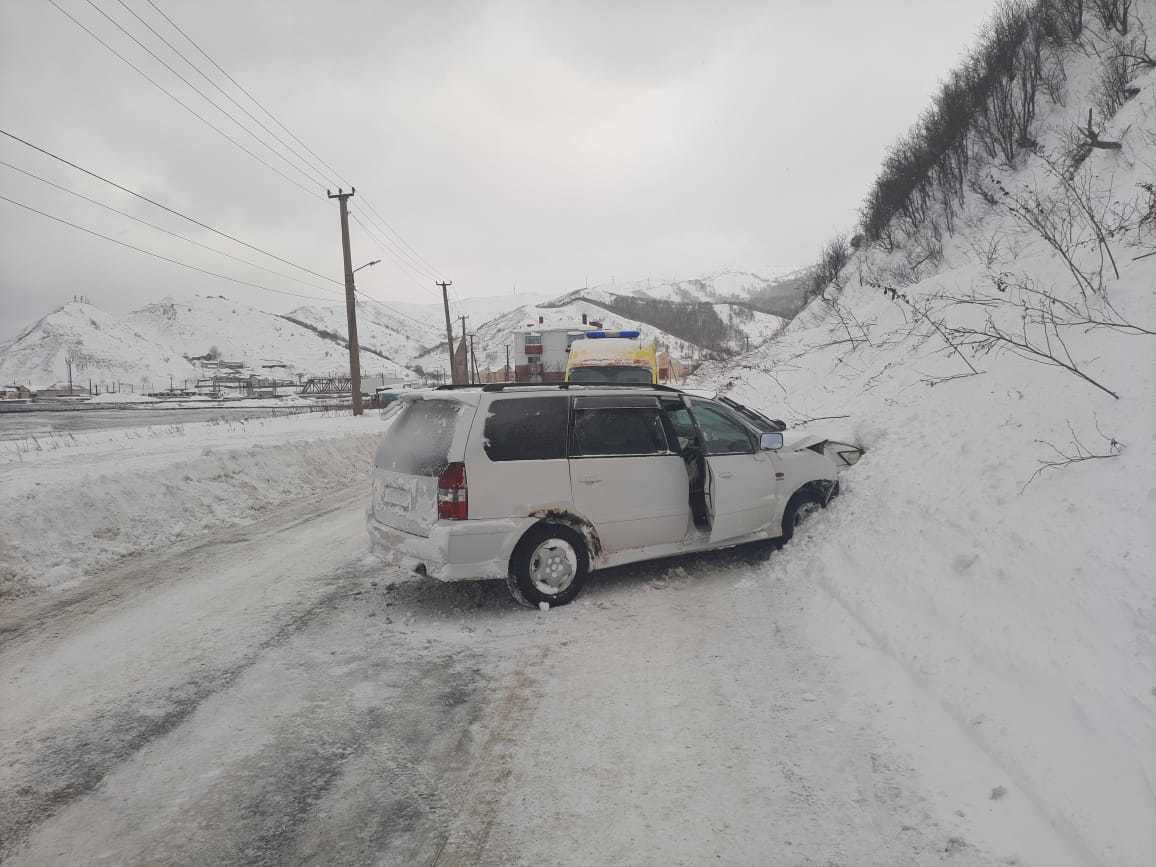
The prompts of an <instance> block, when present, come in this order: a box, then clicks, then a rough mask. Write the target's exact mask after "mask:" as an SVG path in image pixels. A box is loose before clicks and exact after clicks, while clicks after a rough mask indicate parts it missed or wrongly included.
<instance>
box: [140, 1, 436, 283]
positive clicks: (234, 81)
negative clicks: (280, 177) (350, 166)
mask: <svg viewBox="0 0 1156 867" xmlns="http://www.w3.org/2000/svg"><path fill="white" fill-rule="evenodd" d="M145 2H146V3H148V4H149V6H151V7H152V8H153V9H154V10H155V11H156V12H157V14H159V15H160V16H161V17H162V18H164V19H165V21H167V22H168V23H169V25H170V26H171V27H172V28H173V29H174V30H176V31H177V33H179V34H181V36H183V37H184V39H185V41H186V42H188V43H189V44H190V45H191V46H193V48H195V49H196V50H197V51H198V52H199V53H200V54H201V56H202V57H204V58H205V59H206V60H207V61H209V63H211V64H212V65H213V66H214V67H216V69H217V71H218V72H220V73H221V74H222V75H223V76H225V78H227V79H228V80H229V81H230V82H232V84H233V86H234V87H236V88H237V90H239V91H240V92H241V93H243V94H245V96H247V97H248V98H249V99H250V101H252V103H253V104H254V105H255V106H257V107H258V108H259V109H261V111H263V112H264V113H265V115H266V116H267V117H268V118H269V119H270V120H271V121H273V123H275V124H276V125H277V126H279V127H280V128H281V129H282V130H284V131H285V133H286V135H288V136H289V137H290V138H292V139H293V141H295V142H297V144H299V145H300V146H301V147H302V148H303V149H304V150H305V151H306V152H307V153H309V154H310V155H312V156H313V158H314V159H316V160H317V162H318V163H320V164H321V165H322V166H324V167H325V168H326V169H328V170H329V172H330V173H331V174H332V175H333V176H334V177H336V178H337V180H338V181H339V182H340V183H343V184H344V185H345V186H349V187H352V186H353V184H351V183H350V182H349V181H348V180H347V179H346V178H344V177H343V176H342V175H341V173H340V172H338V171H337V170H336V169H335V168H333V166H331V165H330V164H329V163H328V162H326V161H325V160H324V159H323V158H322V157H321V156H320V155H318V153H317V152H316V151H314V150H313V148H311V147H309V145H307V144H305V142H303V141H302V140H301V139H300V138H299V137H298V136H297V135H296V134H295V133H294V132H293V130H291V129H289V127H287V126H286V125H285V124H284V123H282V122H281V121H280V120H279V119H278V118H277V117H276V116H275V115H274V114H273V113H272V112H271V111H270V110H269V109H268V108H266V107H265V105H264V104H263V103H262V102H261V101H260V100H258V99H257V97H255V96H253V94H252V93H251V92H250V91H249V90H248V89H247V88H246V87H245V86H244V85H242V84H241V83H240V82H239V81H237V79H235V78H233V76H232V75H230V74H229V73H228V71H226V70H225V68H224V67H222V66H221V64H219V63H217V61H216V60H214V59H213V58H212V57H211V56H210V55H209V53H208V52H207V51H205V50H204V49H203V48H202V47H201V46H200V45H199V44H198V43H197V42H196V41H195V40H194V39H193V38H192V37H191V36H189V34H188V33H186V32H185V31H184V30H183V29H182V28H181V26H180V25H179V24H177V22H176V21H174V20H173V19H172V18H171V17H169V15H168V14H167V13H166V12H165V11H164V10H163V9H161V8H160V7H159V6H158V5H157V4H156V3H155V2H154V0H145ZM166 44H167V43H166ZM186 62H187V61H186ZM302 161H303V162H304V160H302ZM314 169H315V170H316V166H314ZM319 174H323V173H321V172H319ZM362 202H364V203H365V207H366V208H367V209H368V211H369V214H372V215H374V216H375V217H376V218H377V221H378V222H380V223H381V224H382V225H383V226H384V227H385V229H386V231H387V233H388V234H392V235H393V236H394V237H395V238H397V240H398V242H399V243H400V244H401V245H402V246H403V247H404V248H406V249H408V250H409V251H410V252H411V253H412V254H413V256H414V257H416V259H417V261H418V262H420V263H422V264H423V265H424V266H425V267H427V268H429V269H430V270H431V271H432V272H433V273H434V275H436V276H440V272H439V271H438V270H437V268H435V267H434V266H433V265H431V264H430V263H429V262H428V261H427V260H426V259H425V258H424V257H423V256H422V255H421V254H420V253H418V251H417V250H416V249H415V248H414V247H413V245H411V244H410V243H409V242H408V241H406V239H405V238H404V237H402V235H401V233H400V232H398V231H397V230H396V229H395V228H393V226H392V225H390V224H389V222H388V221H387V220H386V219H385V218H384V217H383V216H382V215H381V213H380V212H379V211H378V210H377V208H376V207H374V205H373V203H372V202H371V201H369V199H368V198H365V197H363V198H362ZM369 214H367V217H368V216H369Z"/></svg>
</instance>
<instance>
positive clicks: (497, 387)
mask: <svg viewBox="0 0 1156 867" xmlns="http://www.w3.org/2000/svg"><path fill="white" fill-rule="evenodd" d="M459 387H460V386H459ZM515 388H558V389H562V390H563V391H568V390H569V389H572V388H578V389H582V388H650V389H654V390H655V391H673V392H677V393H681V391H680V390H679V389H677V388H674V387H673V386H670V385H663V384H661V383H654V382H488V383H486V384H485V385H483V386H482V391H506V390H507V389H515Z"/></svg>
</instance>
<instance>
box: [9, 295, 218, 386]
mask: <svg viewBox="0 0 1156 867" xmlns="http://www.w3.org/2000/svg"><path fill="white" fill-rule="evenodd" d="M69 361H71V362H72V378H73V382H74V383H75V384H76V385H77V386H81V385H87V383H88V381H89V380H92V381H93V382H98V383H105V382H123V383H132V384H133V385H134V386H135V387H138V388H140V387H143V388H146V389H147V388H150V387H156V388H159V387H161V385H162V383H163V384H164V385H165V386H167V385H168V378H169V377H170V376H172V377H173V378H174V379H176V380H183V379H185V378H188V377H194V376H196V371H195V369H194V368H193V366H192V365H191V364H190V363H189V362H188V361H186V360H185V359H184V358H183V357H182V354H181V352H180V351H179V350H177V349H176V348H175V347H174V346H173V345H172V344H170V343H168V342H166V341H164V340H163V338H161V337H160V336H159V335H158V334H157V333H156V332H155V331H153V330H151V329H148V328H142V327H140V326H138V325H136V324H134V323H131V322H127V321H125V320H121V319H117V318H116V317H114V316H111V315H109V314H108V313H106V312H105V311H103V310H101V309H100V308H99V307H96V306H94V305H92V304H86V303H83V302H79V301H71V302H69V303H67V304H65V305H64V306H62V307H59V308H57V309H56V310H53V311H52V312H51V313H49V314H48V315H47V316H44V317H43V318H42V319H40V320H38V321H37V322H36V323H34V324H33V325H32V326H30V327H29V328H27V329H26V330H24V331H22V332H21V333H20V334H18V335H17V336H16V338H15V339H14V340H12V341H9V342H8V343H5V344H0V382H4V383H19V384H27V385H31V386H32V387H34V388H47V387H49V386H52V385H59V384H65V383H67V381H68V362H69Z"/></svg>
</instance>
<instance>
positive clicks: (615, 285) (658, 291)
mask: <svg viewBox="0 0 1156 867" xmlns="http://www.w3.org/2000/svg"><path fill="white" fill-rule="evenodd" d="M769 273H770V276H766V275H763V274H756V273H755V272H753V271H738V270H733V269H721V270H718V271H712V272H709V273H707V274H703V275H702V276H699V277H692V278H688V279H681V280H659V279H650V278H647V279H643V280H631V281H626V282H621V283H619V282H617V281H611V282H608V283H598V284H595V285H594V286H590V287H586V288H582V289H575V290H572V291H570V292H566V293H565V294H563V295H561V296H559V297H558V298H557V299H556V303H565V302H566V301H567V300H569V299H571V298H577V297H584V298H593V299H596V300H604V301H609V300H610V299H611V298H612V297H613V296H615V295H632V296H634V297H636V298H653V299H656V300H661V301H677V302H680V303H683V304H698V303H701V302H703V301H711V302H716V301H748V300H750V297H751V296H752V295H755V294H757V293H760V292H764V291H766V290H767V289H768V287H771V286H773V285H775V284H776V283H777V282H778V281H779V280H781V279H782V278H783V277H784V276H786V275H788V274H791V273H794V271H793V270H792V269H790V268H775V269H773V270H772V271H771V272H769Z"/></svg>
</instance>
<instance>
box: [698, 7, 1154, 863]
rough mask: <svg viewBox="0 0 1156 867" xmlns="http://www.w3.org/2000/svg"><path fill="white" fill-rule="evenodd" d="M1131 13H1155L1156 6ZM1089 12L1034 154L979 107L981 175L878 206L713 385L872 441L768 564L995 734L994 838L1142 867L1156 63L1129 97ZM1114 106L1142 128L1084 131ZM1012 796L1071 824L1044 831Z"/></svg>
mask: <svg viewBox="0 0 1156 867" xmlns="http://www.w3.org/2000/svg"><path fill="white" fill-rule="evenodd" d="M1011 8H1012V7H1008V9H1011ZM1016 8H1017V9H1018V8H1020V7H1016ZM1023 8H1028V7H1023ZM1031 8H1032V9H1035V7H1031ZM1037 12H1038V10H1037ZM1001 14H1015V13H1014V11H1013V12H1012V13H1007V12H1006V10H1005V12H1004V13H1001ZM1031 14H1036V12H1033V13H1031ZM1124 16H1125V19H1124V20H1125V22H1127V20H1128V17H1129V12H1128V11H1127V10H1125V12H1124ZM1131 16H1133V17H1134V18H1135V17H1138V18H1139V19H1140V20H1139V21H1136V20H1133V21H1132V28H1133V31H1132V32H1136V31H1140V30H1142V29H1143V28H1142V27H1141V25H1143V26H1145V27H1146V28H1147V30H1148V31H1149V32H1156V4H1152V3H1145V4H1136V6H1135V8H1134V9H1133V11H1132V13H1131ZM1036 23H1037V24H1038V22H1036ZM1083 27H1084V31H1083V35H1082V36H1076V37H1071V36H1069V37H1067V38H1068V40H1069V41H1068V42H1067V43H1064V42H1063V41H1060V40H1059V37H1057V36H1055V35H1054V33H1053V35H1052V36H1049V39H1052V40H1057V41H1059V44H1058V45H1056V44H1054V43H1052V44H1050V45H1049V47H1048V49H1047V50H1048V51H1049V52H1051V53H1050V54H1049V58H1050V60H1049V62H1051V63H1061V64H1062V72H1063V73H1064V74H1063V75H1059V73H1055V72H1053V74H1054V75H1056V76H1057V78H1056V79H1055V80H1056V81H1059V82H1062V83H1061V84H1059V85H1057V87H1058V88H1059V89H1058V90H1057V91H1056V92H1055V93H1054V96H1049V95H1048V94H1047V93H1046V92H1045V91H1044V90H1042V89H1041V90H1040V92H1039V93H1037V94H1035V95H1034V97H1033V98H1034V99H1035V100H1036V103H1035V106H1034V110H1035V111H1036V115H1035V120H1034V122H1033V123H1032V125H1031V127H1030V133H1031V138H1032V139H1034V141H1033V142H1032V144H1033V147H1032V148H1030V149H1028V148H1023V149H1021V150H1019V151H1018V152H1016V153H1014V158H1013V159H1012V160H1011V161H1010V164H1009V161H1008V160H1006V159H1004V158H1002V157H1000V158H996V157H994V156H993V157H984V156H983V155H982V154H983V148H982V146H983V143H984V142H986V141H987V139H986V138H985V136H988V135H990V132H991V129H992V127H991V126H985V124H990V123H995V122H996V121H992V120H991V118H992V116H991V115H983V116H982V117H979V118H978V119H975V118H973V119H972V123H974V125H973V126H969V127H967V132H966V135H967V136H969V137H970V138H971V144H970V146H969V147H970V150H969V156H970V158H971V159H973V160H974V161H975V163H973V164H972V166H971V167H970V169H969V172H970V175H969V176H970V183H969V184H964V185H962V191H961V192H955V191H951V192H948V193H945V192H944V190H943V188H941V187H939V188H937V187H936V186H935V183H928V184H926V185H924V186H917V185H915V184H912V185H911V187H910V189H913V190H915V192H914V193H911V195H913V196H919V195H922V194H924V193H927V195H928V200H926V201H924V202H923V205H922V210H920V207H921V206H920V202H919V200H915V202H914V203H911V202H908V203H907V206H906V209H905V210H904V209H900V210H897V211H896V212H895V215H894V217H893V218H891V219H890V220H884V221H881V222H880V223H879V224H876V225H875V226H874V227H869V228H867V230H866V243H864V244H862V245H860V249H859V250H858V251H856V252H849V255H850V260H849V262H847V263H846V264H845V265H844V266H843V267H841V268H839V267H836V268H835V269H834V270H835V271H836V273H837V279H835V280H834V281H833V282H832V283H831V284H830V285H829V286H828V287H827V289H826V290H825V292H824V293H823V295H822V296H821V297H819V298H816V299H815V300H814V301H812V302H811V303H810V304H809V306H808V307H807V308H806V309H805V310H804V311H803V312H802V313H801V314H800V315H798V316H797V317H796V318H795V319H794V320H793V321H792V322H791V324H790V325H789V326H788V327H787V328H786V329H785V330H784V331H783V333H782V334H781V335H780V336H779V337H777V338H776V339H774V340H772V341H770V342H769V343H767V344H766V345H764V346H763V347H762V348H760V349H758V350H756V351H754V352H751V353H749V354H747V355H745V356H743V357H741V358H739V359H736V360H733V361H730V362H726V363H720V364H715V365H710V366H708V367H709V370H706V371H705V372H704V375H703V376H702V382H703V384H712V385H716V386H719V387H722V388H723V389H725V390H727V391H729V392H730V393H731V394H733V396H734V397H735V398H736V399H738V400H740V401H743V402H749V403H750V404H751V405H753V406H756V407H759V408H761V409H763V410H765V411H767V412H768V413H769V414H771V415H773V416H775V417H781V418H784V419H786V420H787V421H788V423H790V424H791V425H792V426H793V427H795V428H798V429H801V430H802V431H803V432H818V433H830V434H834V435H836V436H837V437H839V438H844V439H852V440H854V441H856V442H858V443H860V444H862V445H863V446H864V447H865V448H866V455H865V456H864V458H863V459H862V460H861V461H860V462H859V463H858V465H856V466H855V467H853V468H852V469H850V470H848V471H847V473H846V474H845V477H844V480H843V482H842V486H843V492H842V496H840V497H839V499H838V500H836V501H835V503H834V504H833V505H832V507H831V508H830V509H829V510H828V511H827V513H826V514H825V515H824V517H823V518H822V520H820V521H819V522H817V523H816V524H815V525H814V526H813V529H812V530H811V531H810V532H809V533H808V537H807V539H806V540H805V541H802V542H801V543H800V544H797V545H795V546H794V550H790V549H788V551H787V552H786V556H783V557H777V558H773V560H772V564H771V566H770V568H769V569H768V570H767V574H766V576H765V579H764V580H765V581H766V584H767V586H768V588H770V587H774V586H776V585H778V584H780V583H783V582H797V581H802V580H805V581H807V582H808V583H809V584H811V585H814V587H815V588H816V593H817V595H818V597H820V598H821V599H822V600H823V603H822V604H823V605H826V606H829V607H830V608H831V609H833V610H837V611H838V616H839V617H841V618H843V619H845V621H846V622H847V623H849V624H853V625H854V629H855V630H856V632H857V634H858V635H859V638H858V639H857V641H856V640H849V641H848V647H849V649H850V650H853V651H854V652H855V653H856V654H858V655H859V656H860V657H861V658H862V659H864V660H865V665H864V672H865V686H864V688H865V689H866V690H868V691H869V690H871V689H872V683H873V681H872V677H873V675H872V674H871V672H872V671H874V670H875V668H874V665H875V664H874V663H870V662H869V660H872V659H876V660H882V661H886V663H887V664H888V665H894V666H895V670H896V671H901V672H903V677H902V680H903V683H904V687H903V688H907V689H911V690H913V691H916V692H918V694H919V695H921V696H923V697H924V699H925V700H926V701H927V703H928V705H929V706H930V707H933V708H935V709H936V713H941V714H942V719H943V725H944V726H945V727H946V728H950V729H953V730H954V729H958V730H959V731H962V732H964V733H965V735H966V737H967V738H968V739H969V740H970V741H971V742H973V743H976V744H978V746H979V748H980V749H981V750H982V751H983V753H984V754H986V756H988V757H989V758H990V760H991V763H992V765H991V767H992V769H993V770H992V771H991V772H989V773H988V774H985V775H983V776H982V777H981V776H977V777H976V779H975V787H976V788H977V790H982V791H986V790H987V788H990V790H991V792H992V795H991V801H990V804H991V806H989V807H986V808H985V809H986V810H987V812H988V817H987V818H986V819H984V821H983V822H981V823H979V825H977V828H979V827H982V829H983V830H982V832H981V833H983V834H985V835H986V836H987V837H988V840H989V841H990V840H998V839H1002V838H1003V837H1004V836H1005V835H1010V836H1007V837H1006V838H1007V839H1013V838H1014V839H1017V842H1018V843H1019V845H1021V846H1022V847H1023V849H1024V851H1025V852H1032V851H1036V852H1040V851H1048V847H1050V846H1052V845H1054V843H1056V842H1057V841H1058V842H1059V843H1060V844H1061V845H1062V847H1063V849H1064V850H1065V852H1066V853H1068V854H1069V855H1070V863H1102V864H1121V865H1124V864H1127V865H1140V864H1147V863H1150V859H1151V853H1152V852H1153V851H1154V850H1156V824H1154V823H1153V821H1152V817H1153V816H1154V815H1156V795H1154V793H1153V789H1152V780H1154V779H1156V749H1154V748H1153V747H1154V744H1156V742H1154V740H1153V732H1154V728H1153V720H1154V719H1156V690H1154V689H1153V683H1154V680H1153V672H1154V671H1156V663H1154V660H1156V644H1154V639H1153V636H1154V635H1156V621H1154V612H1156V584H1154V582H1153V564H1154V563H1156V551H1154V550H1153V533H1152V528H1153V524H1152V514H1153V504H1154V503H1156V476H1154V473H1153V467H1154V466H1156V440H1154V438H1153V430H1154V429H1156V414H1154V408H1156V291H1154V287H1156V255H1153V254H1154V253H1156V192H1154V191H1153V181H1154V178H1153V166H1156V136H1154V135H1153V132H1152V131H1153V129H1156V70H1153V69H1152V68H1151V67H1150V66H1149V67H1144V66H1143V65H1142V64H1141V65H1135V66H1125V67H1124V76H1123V81H1122V84H1121V85H1120V86H1119V88H1118V91H1116V92H1115V93H1116V101H1114V102H1113V101H1105V91H1104V87H1105V84H1104V82H1105V80H1106V78H1105V75H1104V70H1105V67H1106V66H1107V65H1109V64H1111V63H1113V62H1117V61H1114V60H1113V59H1112V55H1111V49H1110V46H1112V45H1113V44H1119V33H1118V32H1113V31H1112V30H1111V29H1110V28H1109V27H1107V26H1105V25H1103V24H1102V23H1101V22H1100V21H1099V19H1096V18H1093V15H1092V12H1090V11H1089V12H1086V13H1085V14H1084V18H1083ZM1001 32H1002V31H1001ZM1006 32H1012V33H1014V32H1020V33H1023V32H1027V33H1031V32H1032V30H1031V22H1029V26H1028V27H1025V28H1023V29H1021V30H1019V31H1016V30H1008V31H1006ZM988 38H994V37H988ZM1029 47H1030V46H1029ZM975 56H977V57H979V56H982V54H981V53H980V52H976V54H975ZM988 56H996V55H988ZM1002 56H1005V57H1006V56H1009V55H1008V54H1006V53H1005V54H1004V55H1002ZM1014 56H1016V57H1023V56H1028V57H1030V55H1024V54H1020V55H1014ZM1001 74H1004V75H1006V74H1007V73H1006V70H1005V71H1004V72H1003V73H1001ZM1015 80H1016V82H1017V85H1016V86H1017V87H1018V82H1019V79H1018V78H1016V79H1015ZM1110 83H1111V82H1110V81H1109V84H1110ZM1019 92H1020V91H1016V93H1019ZM1007 93H1008V94H1012V91H1011V90H1009V91H1007ZM1108 95H1109V96H1111V95H1112V92H1109V94H1108ZM1016 98H1017V97H1015V96H1014V95H1012V96H1011V97H1010V102H1009V103H1008V104H1009V105H1012V106H1013V107H1014V106H1015V105H1017V103H1016V102H1015V99H1016ZM1089 105H1094V106H1098V107H1099V108H1098V111H1099V115H1100V116H1099V118H1098V120H1095V121H1094V122H1095V124H1096V126H1095V129H1094V134H1095V136H1096V140H1097V141H1101V142H1113V143H1118V145H1119V146H1118V148H1110V147H1092V146H1090V145H1088V144H1087V143H1086V142H1084V143H1081V138H1085V139H1087V138H1091V136H1085V135H1083V134H1082V133H1080V132H1078V130H1080V129H1083V128H1085V127H1086V126H1087V124H1088V106H1089ZM924 128H925V129H926V128H927V127H924ZM1012 141H1014V137H1013V139H1012ZM966 144H967V142H965V145H966ZM997 152H998V151H997ZM976 163H977V164H978V165H977V164H976ZM892 165H894V164H892ZM945 177H950V176H949V175H945ZM883 192H888V189H884V190H883ZM949 220H950V221H949ZM822 419H827V421H825V422H824V421H821V420H822ZM752 592H753V591H752ZM879 682H880V683H882V679H881V678H880V679H879ZM918 730H919V735H918V738H919V739H923V738H925V737H930V736H931V731H932V728H931V727H930V726H928V725H927V724H926V723H925V721H922V720H921V721H920V724H919V729H918ZM928 742H930V741H928ZM935 760H936V761H939V762H941V763H945V764H947V763H951V762H954V761H955V760H956V757H955V756H954V755H951V754H946V755H944V754H940V755H938V756H936V759H935ZM1005 794H1006V795H1007V796H1008V798H1009V799H1011V798H1020V799H1023V800H1025V801H1026V802H1028V803H1030V804H1032V805H1033V810H1035V811H1037V812H1038V813H1039V815H1040V816H1042V817H1043V818H1044V819H1046V821H1047V823H1048V827H1050V828H1051V829H1052V831H1051V832H1049V835H1048V836H1047V837H1046V838H1042V839H1024V838H1020V837H1018V834H1019V833H1020V831H1021V829H1020V828H1017V827H1015V826H1014V824H1013V823H1012V822H1011V820H1010V819H1009V818H1008V814H1007V813H1005V812H1003V811H1002V810H1001V809H1000V806H999V802H998V799H999V798H1002V797H1003V796H1004V795H1005ZM969 814H970V813H969ZM960 815H963V814H962V813H960ZM971 837H972V835H971V834H969V842H975V841H974V840H971V839H970V838H971ZM1145 853H1147V854H1145ZM1040 863H1060V862H1059V861H1053V860H1050V859H1048V858H1046V857H1045V858H1042V860H1041V861H1040ZM1065 863H1067V861H1065Z"/></svg>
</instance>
